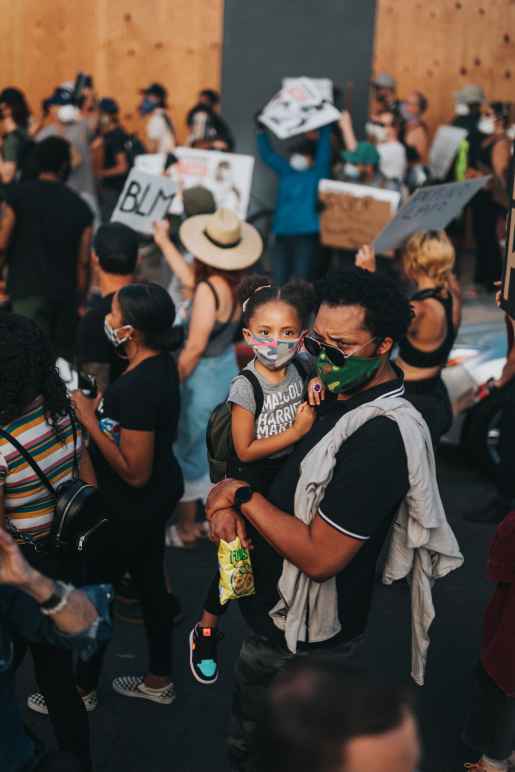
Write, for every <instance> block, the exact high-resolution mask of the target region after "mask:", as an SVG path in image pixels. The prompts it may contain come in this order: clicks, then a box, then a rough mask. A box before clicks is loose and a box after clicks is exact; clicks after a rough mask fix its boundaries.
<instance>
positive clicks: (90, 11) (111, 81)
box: [0, 0, 223, 135]
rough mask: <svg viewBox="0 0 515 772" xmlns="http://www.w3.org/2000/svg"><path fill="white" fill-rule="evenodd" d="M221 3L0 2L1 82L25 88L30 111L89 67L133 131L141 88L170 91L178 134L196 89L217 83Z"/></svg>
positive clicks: (135, 0) (203, 0)
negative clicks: (150, 86)
mask: <svg viewBox="0 0 515 772" xmlns="http://www.w3.org/2000/svg"><path fill="white" fill-rule="evenodd" d="M222 27H223V0H92V2H90V3H86V2H85V0H45V2H43V3H41V0H0V35H1V39H2V41H3V42H2V50H1V52H0V64H1V69H0V72H1V73H2V76H1V79H0V87H1V88H3V87H4V86H7V85H17V86H19V87H20V88H22V89H23V90H24V91H25V92H26V94H27V96H28V98H29V101H30V103H31V106H32V108H33V110H34V111H35V112H39V108H40V104H41V101H42V100H43V99H44V98H45V97H46V96H48V95H49V94H50V93H51V91H52V90H53V88H54V87H55V86H56V85H58V84H59V83H61V82H63V81H65V80H70V79H73V78H74V76H75V74H76V73H77V72H78V71H80V70H83V71H86V72H90V73H92V74H93V76H94V77H95V82H96V87H97V91H98V92H99V95H100V96H113V97H115V98H116V99H118V101H119V102H120V104H121V106H122V114H123V115H124V118H125V120H126V122H127V123H128V124H129V127H130V128H135V127H136V126H137V125H138V119H137V114H136V106H137V103H138V100H139V93H138V92H139V89H140V88H142V87H143V86H145V85H148V84H149V83H150V82H152V81H158V82H160V83H163V85H164V86H165V87H166V88H167V89H168V91H169V93H170V105H171V111H172V115H173V118H174V121H175V123H176V124H177V128H178V129H179V134H182V135H184V133H185V132H184V118H185V114H186V112H187V110H188V109H189V107H191V105H192V103H193V101H194V99H195V97H196V93H197V92H198V91H199V90H200V89H201V88H204V87H209V88H219V87H220V70H221V47H222Z"/></svg>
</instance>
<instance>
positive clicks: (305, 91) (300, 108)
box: [259, 78, 340, 139]
mask: <svg viewBox="0 0 515 772" xmlns="http://www.w3.org/2000/svg"><path fill="white" fill-rule="evenodd" d="M339 117H340V113H339V111H338V110H337V109H336V107H335V106H334V105H333V104H331V102H330V101H329V100H328V99H327V98H325V97H324V96H323V94H322V93H321V92H320V90H319V88H318V87H317V85H316V82H315V81H313V80H312V79H311V78H292V79H291V80H289V83H288V85H286V86H284V87H283V88H282V89H281V91H279V93H278V94H276V95H275V96H274V97H273V98H272V99H271V100H270V102H269V103H268V104H267V105H266V107H265V109H264V110H263V112H262V113H261V115H260V116H259V120H260V121H261V123H263V124H264V125H265V126H267V127H268V128H269V129H270V130H271V131H273V132H274V134H275V135H276V136H277V137H279V139H288V137H294V136H295V135H296V134H304V133H305V132H306V131H312V130H313V129H319V128H320V127H321V126H326V125H327V124H328V123H333V121H337V120H338V118H339Z"/></svg>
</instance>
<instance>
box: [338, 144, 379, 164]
mask: <svg viewBox="0 0 515 772" xmlns="http://www.w3.org/2000/svg"><path fill="white" fill-rule="evenodd" d="M343 158H344V160H345V161H348V162H349V163H351V164H355V165H356V166H359V165H361V164H363V165H369V164H370V165H371V166H379V153H378V152H377V148H376V147H375V145H371V144H370V142H358V146H357V147H356V150H345V151H344V153H343Z"/></svg>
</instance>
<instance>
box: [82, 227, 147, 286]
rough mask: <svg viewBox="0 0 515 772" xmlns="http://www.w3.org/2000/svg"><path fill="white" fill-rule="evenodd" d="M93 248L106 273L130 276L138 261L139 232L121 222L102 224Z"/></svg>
mask: <svg viewBox="0 0 515 772" xmlns="http://www.w3.org/2000/svg"><path fill="white" fill-rule="evenodd" d="M93 249H94V250H95V254H96V255H97V257H98V262H99V263H100V267H101V269H102V270H103V271H105V273H114V274H117V275H118V276H129V275H130V274H131V273H134V271H135V269H136V263H137V261H138V234H137V233H136V232H135V231H133V230H132V228H129V226H128V225H125V224H124V223H121V222H109V223H106V224H105V225H101V226H100V228H99V229H98V230H97V232H96V234H95V238H94V241H93Z"/></svg>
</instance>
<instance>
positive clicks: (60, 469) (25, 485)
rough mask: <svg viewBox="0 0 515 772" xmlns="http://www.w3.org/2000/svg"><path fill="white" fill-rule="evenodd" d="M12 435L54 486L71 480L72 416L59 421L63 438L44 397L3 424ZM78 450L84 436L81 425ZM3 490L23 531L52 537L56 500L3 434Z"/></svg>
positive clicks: (9, 512) (6, 503)
mask: <svg viewBox="0 0 515 772" xmlns="http://www.w3.org/2000/svg"><path fill="white" fill-rule="evenodd" d="M2 428H3V429H4V430H5V431H7V432H9V434H12V435H13V437H15V438H16V439H17V440H18V442H19V443H20V445H22V446H23V447H24V448H25V449H26V450H27V451H28V452H29V453H30V455H31V456H32V458H33V459H34V461H35V462H36V463H37V464H38V466H40V467H41V469H42V470H43V472H44V473H45V474H46V476H47V477H48V479H49V480H50V482H51V483H52V485H53V486H54V487H55V486H56V485H59V483H61V482H64V481H65V480H69V479H70V478H71V477H72V472H73V455H74V453H73V429H72V423H71V419H70V417H69V416H65V417H64V418H63V419H61V421H60V422H59V430H60V431H59V437H57V436H56V434H55V431H54V429H53V428H52V426H51V425H50V424H49V423H48V422H47V420H46V418H45V414H44V410H43V398H42V397H38V398H37V399H36V400H34V402H33V403H32V404H31V405H30V407H29V408H28V409H27V411H26V412H25V413H24V414H23V415H21V416H20V417H19V418H17V419H16V420H14V421H11V423H9V424H6V425H5V426H3V427H2ZM77 435H78V436H77V444H78V448H77V452H78V456H80V450H81V446H82V437H81V434H80V429H79V427H78V426H77ZM0 492H1V493H3V499H4V508H5V513H6V516H7V517H8V518H9V520H10V521H11V523H12V524H13V525H14V526H15V528H17V529H18V530H19V531H23V532H24V533H25V534H28V535H30V536H31V537H32V538H34V539H41V538H44V537H45V536H48V534H49V532H50V526H51V524H52V519H53V517H54V506H55V499H54V497H53V496H52V494H51V493H50V491H49V490H48V488H46V486H45V485H44V484H43V483H42V482H41V480H40V479H39V477H38V476H37V475H36V473H35V472H34V471H33V470H32V467H31V466H29V464H28V463H27V462H26V461H25V459H24V458H23V457H22V456H21V455H20V453H19V452H18V451H17V450H16V448H15V447H14V446H13V445H11V443H10V442H9V441H8V440H7V439H5V438H4V437H1V436H0Z"/></svg>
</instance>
